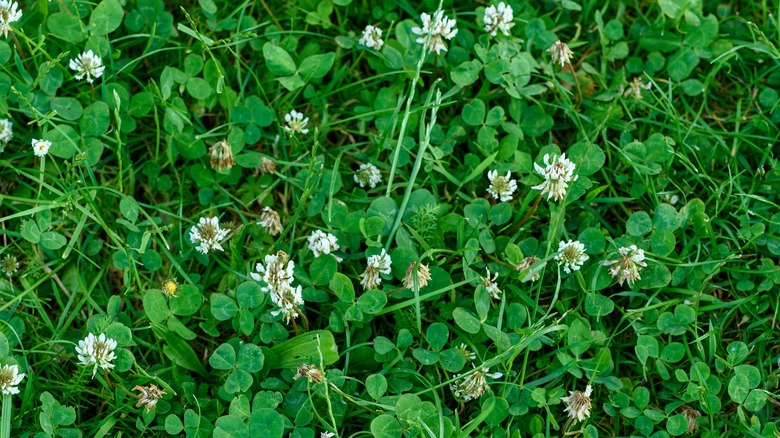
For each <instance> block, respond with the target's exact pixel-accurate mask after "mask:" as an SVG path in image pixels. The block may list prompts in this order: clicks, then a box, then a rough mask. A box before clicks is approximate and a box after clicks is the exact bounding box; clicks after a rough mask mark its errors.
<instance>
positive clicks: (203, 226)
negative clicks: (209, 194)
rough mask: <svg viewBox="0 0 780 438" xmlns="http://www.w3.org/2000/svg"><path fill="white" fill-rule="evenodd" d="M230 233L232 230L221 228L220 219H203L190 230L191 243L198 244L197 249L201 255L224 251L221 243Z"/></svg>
mask: <svg viewBox="0 0 780 438" xmlns="http://www.w3.org/2000/svg"><path fill="white" fill-rule="evenodd" d="M229 233H230V230H228V229H225V228H221V227H220V226H219V218H218V217H210V218H206V217H202V218H200V220H199V221H198V225H196V226H193V227H192V228H190V242H192V243H197V244H198V246H196V247H195V249H196V250H197V251H198V252H199V253H201V254H208V253H209V252H210V251H214V250H219V251H224V250H225V249H224V248H222V245H221V244H220V242H222V241H223V240H224V239H225V237H227V235H228V234H229Z"/></svg>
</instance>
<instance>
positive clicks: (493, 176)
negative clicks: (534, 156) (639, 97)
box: [487, 169, 517, 202]
mask: <svg viewBox="0 0 780 438" xmlns="http://www.w3.org/2000/svg"><path fill="white" fill-rule="evenodd" d="M488 180H489V181H490V187H488V189H487V191H488V193H490V194H491V195H492V196H493V198H494V199H497V200H500V201H501V202H509V201H511V200H512V194H513V193H515V190H517V181H515V180H513V179H512V172H510V171H507V172H506V176H499V175H498V171H497V170H495V169H494V170H491V171H489V172H488Z"/></svg>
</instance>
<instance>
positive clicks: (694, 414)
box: [680, 405, 701, 435]
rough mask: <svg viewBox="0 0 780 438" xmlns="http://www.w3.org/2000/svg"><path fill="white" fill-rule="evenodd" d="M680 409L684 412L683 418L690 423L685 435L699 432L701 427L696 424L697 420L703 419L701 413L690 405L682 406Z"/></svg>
mask: <svg viewBox="0 0 780 438" xmlns="http://www.w3.org/2000/svg"><path fill="white" fill-rule="evenodd" d="M680 409H681V410H682V412H681V413H682V416H683V417H685V419H686V420H687V421H688V426H687V427H686V428H685V433H687V434H688V435H691V434H693V433H695V432H696V431H697V430H699V425H698V424H696V419H697V418H699V417H701V412H699V411H697V410H696V409H693V408H692V407H690V406H688V405H682V406H681V407H680Z"/></svg>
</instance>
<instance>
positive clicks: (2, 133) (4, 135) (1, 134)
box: [0, 0, 14, 149]
mask: <svg viewBox="0 0 780 438" xmlns="http://www.w3.org/2000/svg"><path fill="white" fill-rule="evenodd" d="M0 1H2V0H0ZM12 138H14V124H13V123H11V121H10V120H8V119H0V149H2V147H3V146H5V145H6V143H8V142H10V141H11V139H12Z"/></svg>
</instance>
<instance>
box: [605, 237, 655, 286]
mask: <svg viewBox="0 0 780 438" xmlns="http://www.w3.org/2000/svg"><path fill="white" fill-rule="evenodd" d="M618 253H620V255H621V256H622V257H620V258H619V259H615V260H606V261H605V262H604V266H612V267H611V268H609V273H610V274H611V275H612V276H613V277H617V279H618V283H619V284H620V285H621V286H623V282H624V281H626V280H628V285H629V286H631V285H633V284H634V282H635V281H637V280H639V279H640V278H642V277H640V276H639V271H640V270H642V268H644V267H646V266H647V263H645V261H644V260H645V251H644V250H643V249H639V248H637V247H636V245H631V246H629V247H624V246H623V247H620V248H619V249H618Z"/></svg>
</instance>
